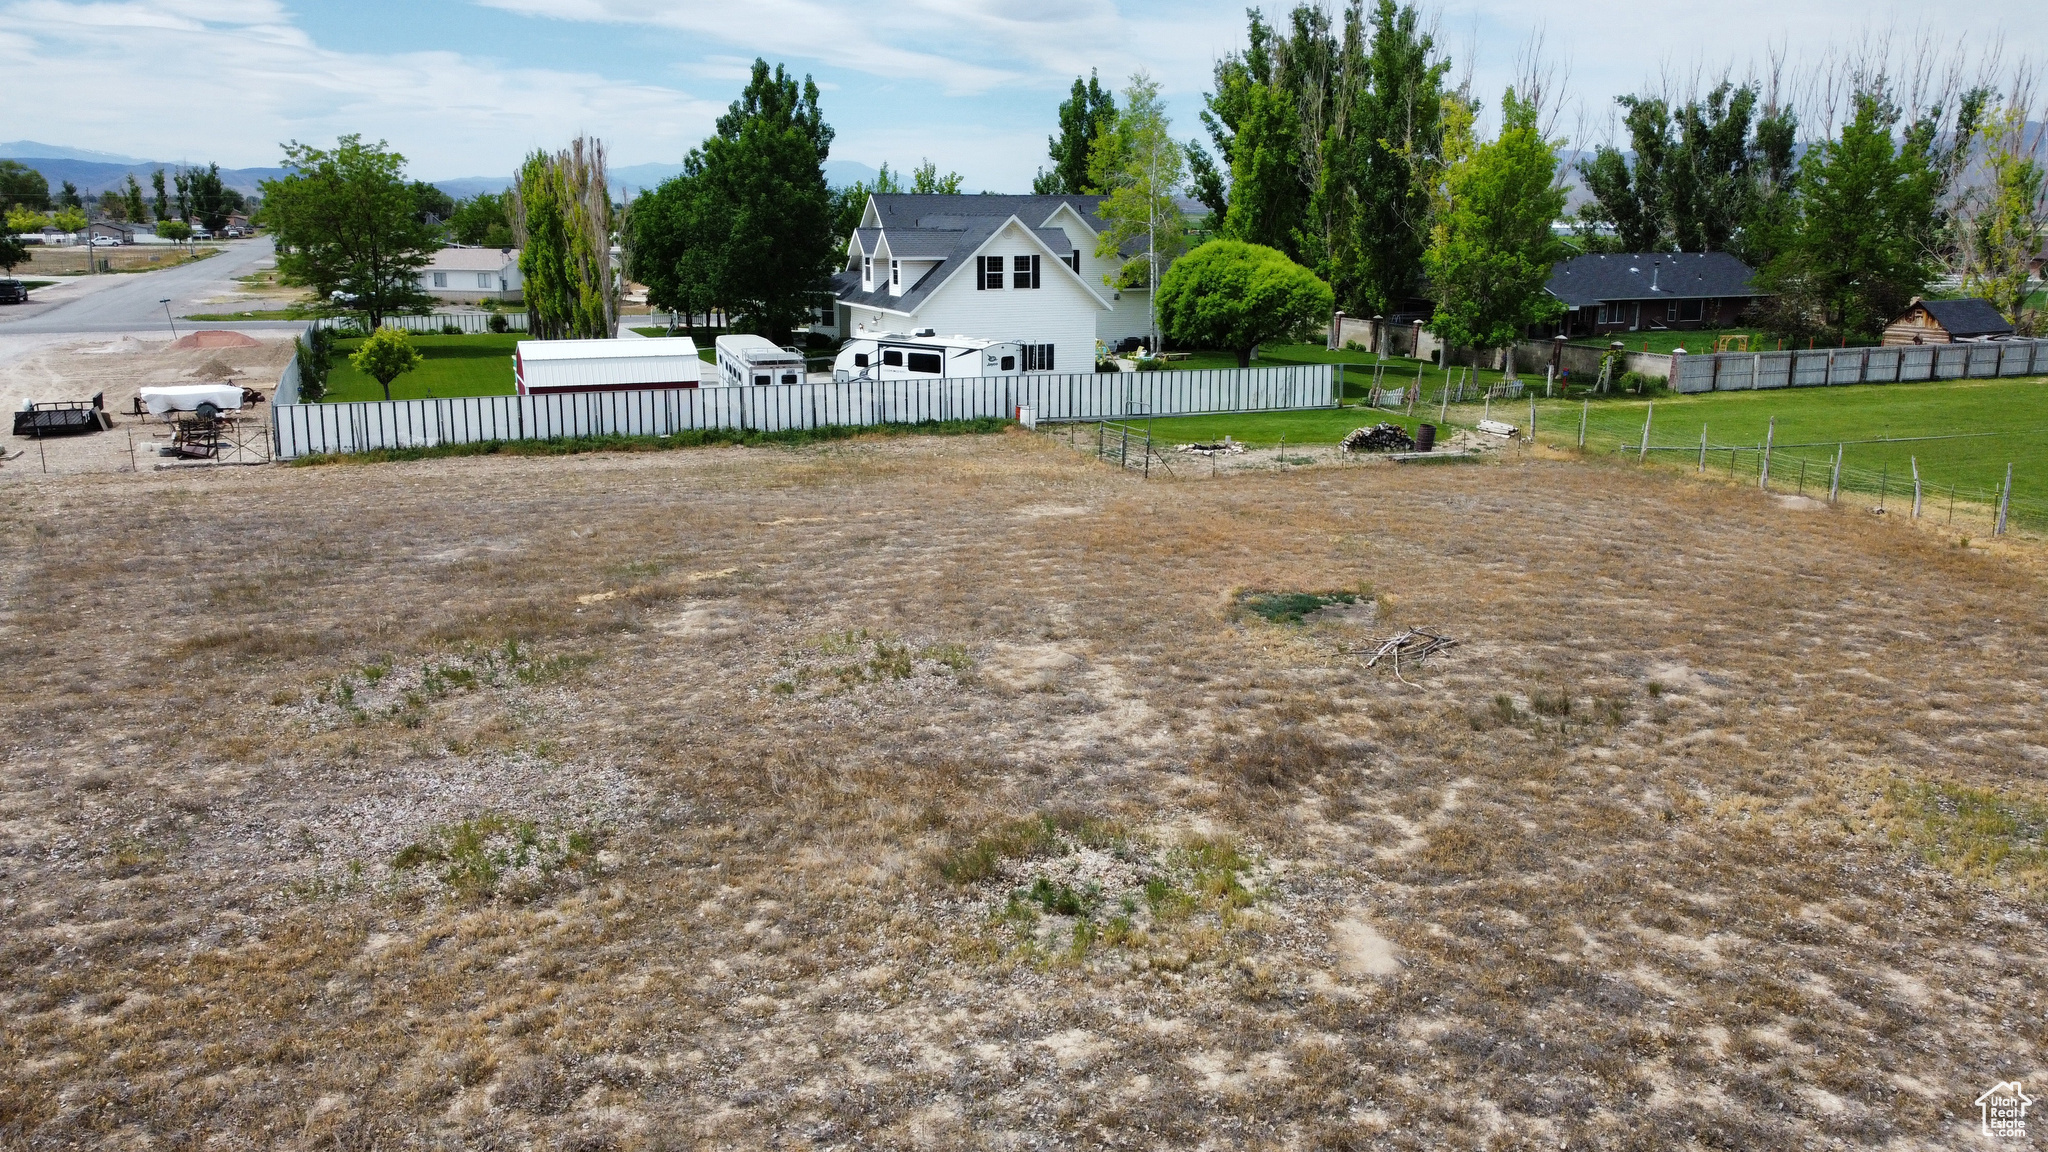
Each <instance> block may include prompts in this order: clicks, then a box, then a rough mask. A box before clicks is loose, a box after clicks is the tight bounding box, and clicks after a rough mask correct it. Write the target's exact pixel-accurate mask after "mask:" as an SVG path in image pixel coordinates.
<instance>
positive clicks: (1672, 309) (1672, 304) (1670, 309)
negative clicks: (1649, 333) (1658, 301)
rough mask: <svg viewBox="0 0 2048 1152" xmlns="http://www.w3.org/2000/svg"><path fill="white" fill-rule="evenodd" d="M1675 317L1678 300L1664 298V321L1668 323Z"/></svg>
mask: <svg viewBox="0 0 2048 1152" xmlns="http://www.w3.org/2000/svg"><path fill="white" fill-rule="evenodd" d="M1676 319H1678V301H1676V300H1666V301H1665V302H1664V322H1665V323H1667V324H1668V323H1670V322H1671V321H1673V320H1676Z"/></svg>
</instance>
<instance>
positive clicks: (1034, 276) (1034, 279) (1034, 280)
mask: <svg viewBox="0 0 2048 1152" xmlns="http://www.w3.org/2000/svg"><path fill="white" fill-rule="evenodd" d="M1031 286H1032V287H1033V288H1036V287H1038V254H1037V253H1036V252H1034V253H1032V254H1031Z"/></svg>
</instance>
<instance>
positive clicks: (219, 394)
mask: <svg viewBox="0 0 2048 1152" xmlns="http://www.w3.org/2000/svg"><path fill="white" fill-rule="evenodd" d="M136 396H137V398H138V399H140V400H141V401H142V406H143V407H144V408H147V409H149V414H150V415H152V416H168V415H170V414H171V413H173V412H197V413H200V414H201V415H212V414H216V413H220V412H233V411H234V410H235V409H237V408H240V407H241V406H242V386H241V385H240V384H161V385H145V386H143V387H142V388H140V389H138V390H137V393H136ZM209 410H211V411H209Z"/></svg>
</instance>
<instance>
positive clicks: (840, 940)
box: [0, 433, 2048, 1149]
mask: <svg viewBox="0 0 2048 1152" xmlns="http://www.w3.org/2000/svg"><path fill="white" fill-rule="evenodd" d="M0 539H4V540H5V541H6V545H5V546H4V547H0V579H4V581H5V589H6V593H5V598H4V602H0V629H4V632H0V673H4V678H5V685H6V690H5V692H0V718H4V724H5V736H4V740H5V756H4V760H5V765H6V767H5V769H4V773H0V972H4V973H5V976H4V978H0V1146H4V1147H6V1148H10V1149H43V1148H50V1149H56V1148H122V1149H127V1148H135V1149H143V1148H151V1149H186V1148H191V1149H198V1148H208V1149H215V1148H218V1149H241V1148H251V1149H254V1148H263V1149H269V1148H287V1149H297V1148H305V1149H312V1148H335V1149H370V1148H383V1149H397V1148H530V1147H539V1148H562V1149H612V1148H616V1149H679V1148H698V1147H702V1148H714V1147H715V1148H828V1147H830V1148H853V1147H866V1148H923V1147H931V1148H958V1147H977V1148H981V1147H985V1148H1002V1149H1023V1148H1052V1147H1062V1148H1065V1147H1130V1148H1157V1149H1180V1148H1272V1149H1343V1148H1354V1149H1363V1148H1417V1149H1420V1148H1430V1149H1439V1148H1544V1149H1555V1148H1573V1149H1576V1148H1644V1149H1649V1148H1683V1147H1698V1148H1767V1147H1768V1148H1780V1147H1869V1146H1884V1147H1891V1148H1901V1149H1908V1148H1912V1149H1917V1148H1926V1149H1934V1148H1955V1147H1961V1146H1971V1145H1973V1144H1974V1142H1976V1141H1977V1140H1978V1139H1979V1137H1978V1136H1977V1135H1976V1125H1977V1110H1976V1108H1975V1106H1974V1104H1973V1103H1972V1101H1973V1100H1974V1099H1975V1098H1976V1096H1977V1095H1978V1093H1980V1092H1982V1091H1983V1090H1984V1089H1986V1088H1988V1087H1990V1086H1991V1085H1992V1084H1993V1083H1995V1082H1997V1081H1999V1080H2009V1079H2020V1080H2022V1081H2023V1082H2025V1083H2026V1084H2027V1086H2028V1087H2029V1088H2030V1089H2032V1088H2034V1086H2035V1082H2036V1081H2037V1080H2040V1079H2041V1077H2042V1075H2043V1072H2044V1068H2043V1058H2044V1052H2048V1031H2044V1023H2043V1021H2044V1016H2043V1011H2042V996H2043V994H2044V989H2043V985H2042V977H2043V975H2044V971H2048V962H2044V954H2048V940H2044V937H2043V933H2042V922H2043V916H2044V911H2048V909H2044V905H2043V898H2044V893H2048V886H2044V884H2043V881H2044V880H2048V853H2044V848H2043V839H2042V838H2043V831H2044V826H2048V789H2044V787H2043V783H2042V778H2043V774H2044V769H2048V725H2044V715H2043V713H2044V707H2048V705H2044V695H2043V693H2044V688H2048V609H2044V603H2048V602H2044V598H2043V595H2042V592H2043V587H2042V578H2041V576H2040V569H2039V568H2038V567H2035V566H2033V565H2032V563H2031V560H2030V558H2029V557H2028V556H2026V555H2024V554H2020V553H2014V552H2008V551H1989V550H1986V549H1985V548H1984V547H1983V546H1982V544H1981V542H1980V543H1978V544H1977V545H1975V546H1972V547H1967V548H1962V547H1957V546H1956V541H1955V540H1954V539H1953V538H1942V537H1938V536H1936V535H1935V534H1933V533H1931V532H1928V533H1922V532H1915V531H1912V530H1910V529H1909V528H1907V527H1906V526H1904V525H1901V524H1897V523H1888V522H1886V521H1885V520H1882V519H1879V518H1876V517H1872V516H1869V515H1867V514H1864V513H1859V512H1849V511H1846V510H1841V511H1830V510H1819V509H1804V508H1793V507H1788V506H1786V504H1784V503H1782V502H1780V501H1777V500H1772V499H1770V498H1767V497H1762V496H1759V495H1758V494H1757V493H1755V492H1753V491H1746V490H1740V489H1733V488H1725V487H1720V486H1716V485H1707V484H1699V483H1695V482H1693V481H1691V480H1689V479H1685V478H1681V477H1676V476H1668V475H1663V474H1657V473H1646V472H1641V471H1635V470H1623V469H1620V468H1616V467H1606V466H1599V465H1584V464H1576V463H1570V462H1563V461H1545V460H1531V459H1508V460H1505V461H1502V462H1500V463H1496V464H1492V465H1487V466H1480V467H1463V468H1426V469H1401V468H1394V467H1376V468H1375V467H1350V468H1305V469H1298V470H1290V471H1288V472H1286V473H1279V472H1269V473H1257V472H1244V473H1240V474H1237V475H1226V476H1224V477H1221V478H1219V479H1216V480H1208V479H1206V478H1205V479H1201V480H1183V481H1178V482H1172V481H1154V482H1152V483H1149V484H1147V483H1145V482H1143V481H1141V480H1139V479H1138V478H1137V477H1135V476H1132V475H1123V474H1119V473H1117V472H1116V471H1115V470H1113V469H1107V468H1104V467H1102V466H1100V465H1098V464H1096V463H1095V462H1094V461H1093V460H1092V459H1091V458H1090V457H1089V456H1088V455H1086V454H1083V453H1079V452H1075V451H1072V450H1070V449H1068V448H1066V447H1064V446H1062V445H1061V444H1060V443H1059V442H1058V441H1057V439H1056V438H1053V437H1033V436H1029V435H1025V434H1021V433H1019V434H1012V435H1007V436H996V437H958V438H950V439H905V440H887V441H855V442H848V443H841V444H837V445H831V446H826V447H819V448H807V449H803V450H786V449H706V450H700V451H685V452H669V453H654V454H638V455H597V456H584V457H575V458H552V459H507V458H480V459H466V460H443V461H427V462H417V463H410V464H391V465H376V466H363V465H335V466H326V467H316V468H267V469H232V470H222V471H219V472H209V473H164V474H149V473H145V474H142V475H112V474H107V475H91V476H68V477H54V476H53V477H50V478H48V479H44V478H41V477H39V476H38V477H31V478H27V479H10V480H9V482H8V483H7V484H6V485H5V486H4V487H0ZM2005 547H2006V546H2004V545H2001V546H2000V548H2001V549H2003V548H2005ZM1338 590H1346V591H1350V592H1352V593H1353V594H1354V600H1353V602H1352V603H1351V604H1350V605H1349V606H1345V607H1341V608H1336V609H1325V610H1323V611H1322V612H1319V613H1314V614H1311V615H1309V616H1308V617H1307V618H1305V619H1304V620H1303V621H1302V622H1301V623H1298V624H1296V623H1287V622H1284V621H1283V622H1277V623H1275V622H1269V621H1268V620H1266V619H1264V618H1262V617H1261V616H1259V615H1257V614H1255V613H1250V612H1245V611H1241V610H1240V607H1241V605H1240V601H1241V596H1242V594H1243V593H1246V592H1299V591H1306V592H1317V591H1338ZM1361 594H1369V595H1361ZM1411 625H1412V626H1434V627H1437V628H1439V629H1441V630H1442V631H1444V632H1447V633H1449V634H1451V635H1453V636H1456V637H1458V638H1460V639H1461V640H1462V641H1463V643H1462V644H1461V645H1460V646H1459V647H1457V648H1455V649H1453V650H1451V651H1450V652H1449V653H1447V654H1444V655H1442V656H1438V657H1434V658H1432V659H1431V660H1430V661H1429V662H1428V663H1426V664H1425V665H1423V666H1419V667H1418V666H1414V665H1412V664H1406V665H1404V666H1403V667H1402V668H1401V670H1400V673H1399V675H1398V676H1396V675H1395V674H1394V672H1393V671H1392V670H1391V669H1389V668H1386V667H1385V666H1382V667H1380V668H1374V669H1368V668H1366V667H1365V666H1364V663H1363V660H1362V658H1361V657H1360V656H1359V655H1358V654H1357V652H1356V649H1357V647H1358V646H1359V645H1361V644H1362V643H1363V642H1364V641H1365V639H1366V638H1368V637H1372V636H1380V635H1385V634H1387V633H1388V632H1390V631H1391V630H1394V629H1397V628H1401V627H1406V626H1411Z"/></svg>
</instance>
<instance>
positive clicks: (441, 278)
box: [434, 272, 448, 288]
mask: <svg viewBox="0 0 2048 1152" xmlns="http://www.w3.org/2000/svg"><path fill="white" fill-rule="evenodd" d="M447 286H448V274H447V273H446V272H436V273H434V287H436V288H446V287H447Z"/></svg>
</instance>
